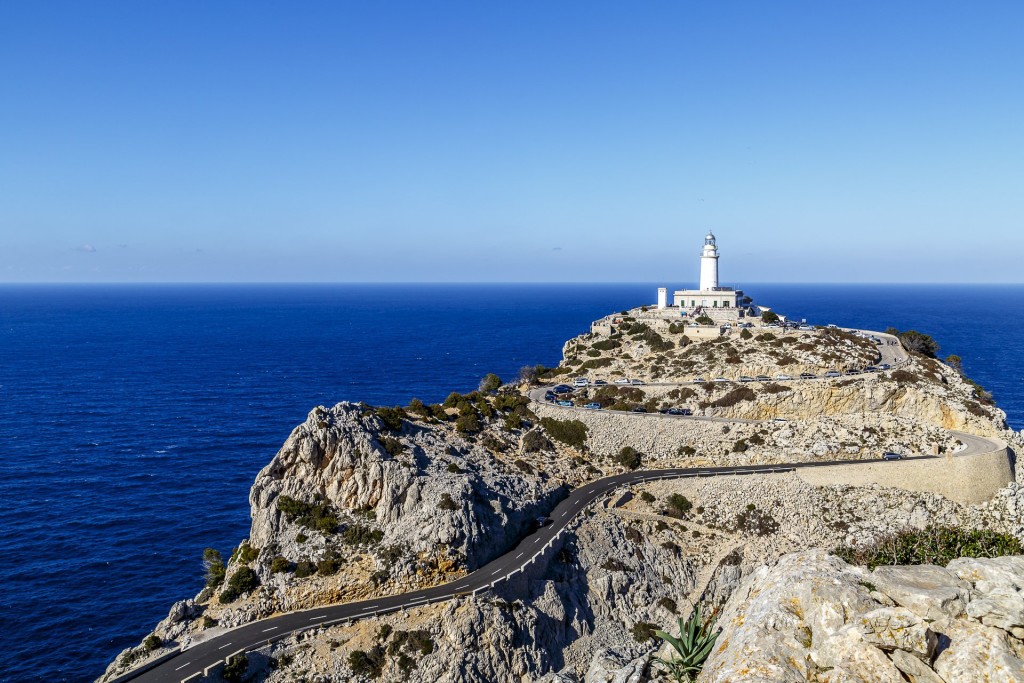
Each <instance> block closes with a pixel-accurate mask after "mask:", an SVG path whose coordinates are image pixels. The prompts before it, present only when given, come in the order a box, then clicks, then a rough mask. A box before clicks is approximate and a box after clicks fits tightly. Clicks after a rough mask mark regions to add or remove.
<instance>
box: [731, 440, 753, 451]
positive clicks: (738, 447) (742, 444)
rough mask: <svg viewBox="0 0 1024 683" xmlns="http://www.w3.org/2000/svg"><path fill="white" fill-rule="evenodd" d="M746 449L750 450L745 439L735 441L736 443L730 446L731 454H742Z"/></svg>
mask: <svg viewBox="0 0 1024 683" xmlns="http://www.w3.org/2000/svg"><path fill="white" fill-rule="evenodd" d="M748 448H750V446H748V445H747V440H746V439H740V440H739V441H737V442H736V443H734V444H733V445H732V452H733V453H744V452H746V450H747V449H748Z"/></svg>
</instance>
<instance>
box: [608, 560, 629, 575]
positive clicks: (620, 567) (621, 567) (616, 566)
mask: <svg viewBox="0 0 1024 683" xmlns="http://www.w3.org/2000/svg"><path fill="white" fill-rule="evenodd" d="M601 569H604V570H605V571H609V572H624V571H627V570H628V569H629V567H627V566H626V565H625V564H623V563H622V562H621V561H620V560H617V559H615V558H614V557H611V558H608V559H607V560H605V561H604V563H603V564H602V565H601Z"/></svg>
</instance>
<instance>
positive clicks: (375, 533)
mask: <svg viewBox="0 0 1024 683" xmlns="http://www.w3.org/2000/svg"><path fill="white" fill-rule="evenodd" d="M383 538H384V532H383V531H381V530H380V529H374V528H372V527H368V526H365V525H362V524H352V525H351V526H348V527H345V530H344V531H343V532H341V540H343V541H345V543H348V544H349V545H376V544H377V543H380V541H381V539H383Z"/></svg>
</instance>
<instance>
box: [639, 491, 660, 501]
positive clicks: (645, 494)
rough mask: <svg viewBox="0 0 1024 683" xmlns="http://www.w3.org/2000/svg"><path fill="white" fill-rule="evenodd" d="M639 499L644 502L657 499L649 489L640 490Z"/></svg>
mask: <svg viewBox="0 0 1024 683" xmlns="http://www.w3.org/2000/svg"><path fill="white" fill-rule="evenodd" d="M640 500H642V501H643V502H645V503H653V502H654V501H655V500H657V498H655V497H654V494H652V493H651V492H650V491H641V492H640Z"/></svg>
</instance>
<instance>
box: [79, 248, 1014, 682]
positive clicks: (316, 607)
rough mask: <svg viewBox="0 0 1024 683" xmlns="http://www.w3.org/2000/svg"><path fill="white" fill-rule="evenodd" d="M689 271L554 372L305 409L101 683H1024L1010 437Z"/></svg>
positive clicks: (975, 397)
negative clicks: (677, 644) (682, 634)
mask: <svg viewBox="0 0 1024 683" xmlns="http://www.w3.org/2000/svg"><path fill="white" fill-rule="evenodd" d="M700 258H701V274H700V278H699V285H698V286H697V287H696V288H695V289H686V288H682V289H680V290H676V291H674V293H673V296H672V301H671V304H670V303H669V298H668V288H661V289H659V290H658V292H657V293H656V297H654V301H653V302H652V303H650V304H648V305H642V306H637V307H636V308H633V309H630V310H624V311H617V312H612V313H610V314H609V315H607V316H605V317H603V318H601V319H600V320H597V321H594V322H593V324H592V325H591V327H590V329H589V331H588V332H586V333H584V334H581V335H579V336H577V337H574V338H572V339H569V340H568V341H566V342H565V345H564V347H563V359H562V361H561V363H560V364H559V365H558V366H557V367H555V368H546V367H541V366H536V367H533V366H531V367H526V368H523V370H522V371H521V372H520V375H519V377H517V378H516V379H515V380H514V381H510V382H503V381H502V380H501V379H500V378H498V377H496V376H494V375H488V376H487V377H484V378H483V379H482V381H481V384H480V387H479V390H477V391H473V392H471V393H468V394H459V393H452V394H451V395H450V396H448V398H447V399H446V400H445V401H444V402H443V403H440V404H424V403H423V402H421V401H419V400H417V399H412V400H411V401H410V402H409V403H408V405H405V406H390V407H389V406H382V407H372V406H369V405H366V404H362V403H358V404H357V403H339V404H337V405H335V406H333V407H325V406H318V407H315V408H314V409H313V410H312V411H311V412H310V413H309V415H308V417H307V418H306V420H305V421H304V422H303V423H302V424H300V425H298V426H297V427H296V428H295V429H294V430H293V432H292V433H291V435H290V436H289V438H288V439H287V440H286V442H285V443H284V445H283V446H282V447H281V449H280V451H279V452H278V453H277V455H276V456H274V458H273V459H272V460H271V461H270V463H269V464H268V465H267V466H266V467H264V468H263V470H261V471H260V473H259V474H258V475H257V476H256V480H255V482H254V484H253V486H252V489H251V492H250V496H249V504H250V507H251V514H252V526H251V530H250V532H249V535H248V537H247V538H245V539H243V540H242V541H241V542H240V543H239V545H238V547H237V548H236V549H235V550H234V552H233V553H232V554H231V555H230V557H228V558H223V557H221V556H220V555H219V553H217V552H216V551H213V550H209V551H207V556H206V558H205V560H206V567H207V572H206V579H205V580H206V585H205V587H203V588H202V590H201V591H200V592H199V594H198V595H197V596H196V597H195V598H193V599H188V600H182V601H180V602H178V603H175V604H174V605H173V606H172V608H171V610H170V613H169V614H168V616H167V618H166V619H164V620H162V621H161V622H160V623H159V624H157V625H156V627H155V628H154V630H153V632H152V633H151V634H149V635H148V636H147V637H146V638H145V639H144V640H143V642H142V643H141V644H140V645H138V646H136V647H134V648H130V649H128V650H125V651H124V652H123V653H121V655H119V656H118V657H117V659H116V660H115V661H114V662H112V663H111V664H110V666H109V667H108V669H107V671H106V672H105V673H104V675H103V676H101V677H100V679H98V680H99V681H101V682H102V683H110V682H111V681H117V682H118V683H120V682H121V681H128V680H134V681H140V682H156V681H162V682H175V683H177V682H178V681H205V680H209V681H220V680H225V681H243V680H245V681H268V682H272V683H277V682H282V683H283V682H285V681H310V682H313V681H315V682H317V683H327V682H335V681H370V680H380V681H430V682H434V681H440V682H445V683H448V682H450V683H456V682H458V683H462V682H466V683H468V682H470V681H517V682H518V681H544V682H545V683H570V682H572V683H580V682H586V683H598V682H602V683H608V682H612V681H615V682H621V683H626V682H629V683H638V682H640V681H652V680H676V681H683V680H697V681H701V682H702V683H703V682H708V683H710V682H715V683H742V682H744V681H749V682H754V681H794V682H796V681H821V682H829V683H840V682H852V681H865V682H866V681H892V682H893V683H898V682H900V681H913V682H915V683H916V682H920V683H925V682H928V683H932V682H939V681H944V682H945V683H955V682H959V681H964V682H967V681H972V682H973V681H981V680H986V681H1020V680H1024V556H1022V555H1024V549H1022V546H1021V543H1022V541H1024V490H1022V489H1021V488H1020V487H1019V486H1018V485H1017V483H1016V481H1017V474H1018V472H1015V467H1016V458H1015V454H1016V453H1017V452H1020V449H1021V447H1022V446H1024V437H1022V435H1021V434H1018V433H1015V432H1013V431H1012V430H1010V429H1008V428H1007V425H1006V423H1005V415H1004V413H1003V412H1002V411H1001V410H999V408H998V407H997V406H996V405H995V404H994V403H993V401H992V399H991V397H990V396H989V395H988V394H987V393H986V392H985V391H984V389H982V388H981V387H979V386H978V385H977V384H975V383H974V382H972V381H971V380H970V379H969V378H968V377H966V376H965V375H964V374H963V372H962V371H961V369H960V367H959V364H958V359H956V358H955V357H953V358H949V359H947V361H946V362H943V361H942V360H940V359H939V358H937V357H936V353H935V352H936V350H937V347H936V345H935V344H934V342H933V341H932V340H931V338H930V337H928V336H927V335H925V334H921V333H918V332H913V331H902V332H901V331H898V330H893V329H889V330H886V331H882V330H874V331H871V330H853V329H842V328H839V327H836V326H834V325H830V324H828V323H829V321H814V322H821V323H823V324H820V325H816V324H808V323H806V322H804V321H795V320H793V319H792V318H788V317H787V316H785V315H782V314H780V313H779V312H776V311H774V310H772V309H771V308H770V307H768V306H762V305H760V304H759V303H757V302H755V301H754V300H753V299H752V298H751V297H750V296H748V295H746V294H745V293H744V292H743V291H741V290H737V289H733V288H729V287H723V286H720V284H719V278H718V261H719V252H718V245H717V240H716V238H715V236H714V235H713V234H711V233H709V234H708V235H707V237H706V238H705V242H704V247H703V250H702V251H701V255H700ZM688 624H696V629H697V631H696V632H697V636H696V637H701V636H703V637H706V639H707V646H706V648H704V650H705V651H704V652H703V653H702V656H701V657H699V660H700V661H696V660H694V661H695V662H696V663H695V664H694V665H693V666H691V667H689V668H687V666H686V665H685V661H684V660H685V657H681V656H680V655H681V654H683V653H681V652H677V651H676V650H675V649H674V648H673V647H672V645H671V641H670V640H669V639H667V638H666V637H665V636H666V635H668V634H666V633H664V632H668V633H669V634H678V633H679V631H680V629H681V628H685V627H687V625H688ZM684 640H685V638H684ZM682 645H685V644H681V647H682ZM705 660H706V661H705Z"/></svg>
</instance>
